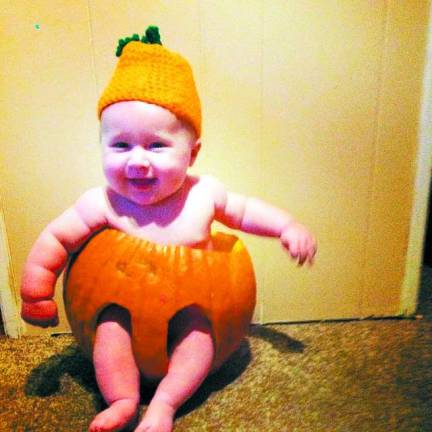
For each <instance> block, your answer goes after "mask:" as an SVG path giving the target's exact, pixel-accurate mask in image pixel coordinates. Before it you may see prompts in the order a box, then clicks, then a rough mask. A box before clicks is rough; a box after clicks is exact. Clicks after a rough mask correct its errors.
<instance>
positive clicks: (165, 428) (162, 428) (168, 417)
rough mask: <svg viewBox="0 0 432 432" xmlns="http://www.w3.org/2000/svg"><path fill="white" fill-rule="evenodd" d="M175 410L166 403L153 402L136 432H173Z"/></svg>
mask: <svg viewBox="0 0 432 432" xmlns="http://www.w3.org/2000/svg"><path fill="white" fill-rule="evenodd" d="M174 414H175V409H174V408H173V407H172V406H171V405H169V404H168V403H166V402H164V401H152V402H151V403H150V405H149V407H148V408H147V411H146V413H145V415H144V418H143V419H142V420H141V423H140V424H139V425H138V427H137V428H136V429H135V431H134V432H171V431H172V430H173V423H174Z"/></svg>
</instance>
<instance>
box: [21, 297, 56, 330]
mask: <svg viewBox="0 0 432 432" xmlns="http://www.w3.org/2000/svg"><path fill="white" fill-rule="evenodd" d="M21 316H22V318H23V319H24V321H27V322H28V323H30V324H33V325H37V326H40V327H55V326H56V325H57V324H58V313H57V305H56V303H55V301H54V300H40V301H36V302H26V301H23V302H22V306H21Z"/></svg>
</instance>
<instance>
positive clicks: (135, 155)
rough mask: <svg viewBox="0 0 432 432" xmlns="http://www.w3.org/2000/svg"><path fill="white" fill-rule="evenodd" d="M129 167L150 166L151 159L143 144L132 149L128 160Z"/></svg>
mask: <svg viewBox="0 0 432 432" xmlns="http://www.w3.org/2000/svg"><path fill="white" fill-rule="evenodd" d="M128 166H129V167H136V168H148V167H149V166H150V161H149V159H148V157H147V152H146V150H145V149H144V148H142V147H141V146H136V147H134V148H133V149H132V151H131V153H130V157H129V161H128Z"/></svg>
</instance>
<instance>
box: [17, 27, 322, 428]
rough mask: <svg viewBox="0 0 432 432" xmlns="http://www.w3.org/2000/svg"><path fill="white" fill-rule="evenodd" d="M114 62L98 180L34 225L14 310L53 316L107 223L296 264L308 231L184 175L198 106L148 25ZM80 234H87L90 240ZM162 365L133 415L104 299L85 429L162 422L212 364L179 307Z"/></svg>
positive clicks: (130, 364) (204, 341) (311, 245)
mask: <svg viewBox="0 0 432 432" xmlns="http://www.w3.org/2000/svg"><path fill="white" fill-rule="evenodd" d="M118 56H119V57H120V60H119V63H118V65H117V68H116V71H115V73H114V75H113V78H112V79H111V81H110V83H109V85H108V87H107V88H106V90H105V92H104V93H103V95H102V97H101V99H100V101H99V107H98V111H99V116H100V120H101V134H100V136H101V144H102V149H103V167H104V173H105V176H106V179H107V182H108V185H107V186H106V187H99V188H95V189H91V190H89V191H87V192H85V193H84V194H83V195H82V196H81V197H80V198H79V199H78V200H77V201H76V203H75V204H74V205H73V206H72V207H70V208H69V209H67V210H66V211H65V212H64V213H63V214H62V215H60V216H59V217H57V218H56V219H55V220H53V221H52V222H51V223H50V224H49V225H48V226H47V227H46V228H45V229H44V230H43V232H42V233H41V234H40V236H39V238H38V239H37V241H36V243H35V245H34V246H33V248H32V250H31V252H30V254H29V257H28V259H27V261H26V263H25V267H24V272H23V278H22V287H21V297H22V317H23V318H24V319H25V320H26V321H28V322H30V323H32V324H35V325H40V326H49V325H56V323H57V321H58V318H57V307H56V304H55V302H54V301H53V300H52V297H53V294H54V287H55V283H56V280H57V278H58V277H59V275H60V274H61V272H62V271H63V270H64V268H65V266H66V264H67V261H68V258H69V257H70V256H71V254H73V253H75V252H77V251H78V250H79V249H80V248H81V247H82V246H83V245H84V244H85V243H86V241H87V240H89V239H90V237H91V236H92V235H94V234H95V233H97V232H98V231H100V230H102V229H104V228H114V229H116V230H119V231H122V232H124V233H127V234H129V235H132V236H134V237H137V238H140V239H146V240H148V241H151V242H154V243H158V244H165V245H168V244H169V245H185V246H190V247H193V248H200V249H210V250H211V249H212V247H213V245H212V241H211V235H210V230H211V224H212V222H213V221H214V220H217V221H219V222H221V223H223V224H225V225H226V226H228V227H230V228H234V229H238V230H241V231H243V232H247V233H253V234H257V235H261V236H267V237H276V238H279V239H280V241H281V243H282V245H283V247H285V248H286V249H287V251H288V252H289V253H290V255H291V257H292V258H293V259H294V260H296V261H297V262H298V263H299V264H300V265H302V264H304V263H306V262H307V263H309V264H311V263H312V262H313V258H314V255H315V252H316V243H315V240H314V238H313V236H312V235H311V234H310V233H309V232H308V230H307V229H306V228H305V227H303V226H302V225H300V224H298V223H297V222H296V221H295V220H294V219H293V217H292V216H290V215H289V214H288V213H287V212H285V211H283V210H280V209H278V208H276V207H274V206H272V205H270V204H267V203H265V202H263V201H261V200H259V199H257V198H251V197H246V196H243V195H240V194H237V193H233V192H229V191H227V190H226V188H225V187H224V185H223V184H222V183H221V182H220V181H218V180H217V179H215V178H213V177H210V176H192V175H190V174H188V168H189V167H190V166H192V164H193V163H194V161H195V159H196V157H197V155H198V153H199V151H200V148H201V141H200V135H201V110H200V102H199V98H198V95H197V92H196V88H195V84H194V80H193V76H192V72H191V70H190V67H189V65H188V63H187V62H186V61H185V60H184V59H183V58H182V57H181V56H179V55H178V54H175V53H173V52H171V51H169V50H167V49H166V48H164V47H162V45H161V44H160V39H159V34H158V30H157V28H155V27H149V29H147V31H146V34H145V36H143V38H142V39H141V40H139V37H138V36H137V35H134V37H133V38H132V39H130V38H128V39H127V40H121V41H120V44H119V48H118ZM90 241H91V240H90ZM170 341H171V342H170V346H169V367H168V371H167V373H166V375H165V376H164V377H163V378H162V379H161V381H160V382H159V384H158V386H157V389H156V391H155V394H154V397H153V398H152V400H151V402H150V404H149V406H148V408H147V410H146V413H145V415H144V416H143V418H142V420H141V421H137V412H138V408H139V402H140V390H139V382H140V372H139V369H138V367H137V364H136V362H135V358H134V354H133V351H132V347H131V321H130V316H129V313H128V311H127V310H125V309H123V308H121V307H119V306H114V305H113V306H110V307H108V308H106V309H104V310H103V312H102V313H101V316H100V317H99V319H98V321H97V328H96V336H95V340H94V347H93V361H94V366H95V373H96V379H97V382H98V385H99V388H100V391H101V393H102V395H103V397H104V399H105V401H106V402H107V404H108V408H107V409H105V410H104V411H102V412H101V413H99V414H98V415H97V416H96V417H95V418H94V419H93V421H92V423H91V424H90V427H89V430H90V431H94V432H96V431H119V430H123V429H124V428H126V427H129V428H130V427H135V426H136V424H137V426H136V427H135V429H134V430H135V431H138V432H141V431H158V432H161V431H162V432H163V431H171V430H172V428H173V421H174V415H175V413H176V411H177V409H178V408H179V407H180V406H181V405H182V404H183V403H184V402H185V401H186V400H187V399H188V398H189V397H190V396H191V395H192V394H193V393H194V392H195V391H196V390H197V389H198V388H199V386H200V385H201V383H202V382H203V380H204V379H205V378H206V377H207V375H208V374H209V373H210V372H211V367H212V361H213V358H214V355H215V347H214V343H213V339H212V335H211V323H209V321H208V320H207V318H206V317H205V316H204V314H203V313H202V312H201V311H200V309H199V308H194V307H190V308H188V309H187V310H186V311H185V312H184V313H183V314H182V316H181V319H178V320H174V322H173V327H172V334H170Z"/></svg>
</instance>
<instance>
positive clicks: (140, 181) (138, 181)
mask: <svg viewBox="0 0 432 432" xmlns="http://www.w3.org/2000/svg"><path fill="white" fill-rule="evenodd" d="M128 181H129V183H131V184H132V185H133V186H137V187H142V188H146V187H150V186H153V185H154V184H155V183H156V179H155V178H130V179H128Z"/></svg>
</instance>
